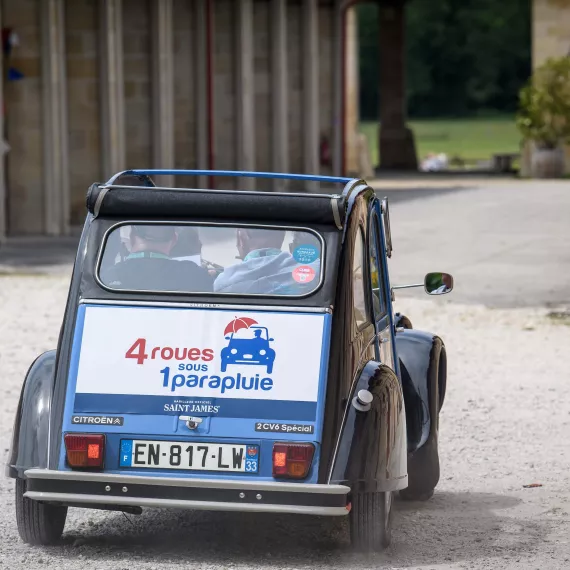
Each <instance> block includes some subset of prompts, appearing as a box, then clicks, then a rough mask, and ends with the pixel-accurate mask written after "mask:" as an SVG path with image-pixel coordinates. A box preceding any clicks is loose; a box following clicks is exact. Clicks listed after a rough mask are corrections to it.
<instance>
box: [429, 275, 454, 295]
mask: <svg viewBox="0 0 570 570" xmlns="http://www.w3.org/2000/svg"><path fill="white" fill-rule="evenodd" d="M424 289H425V291H426V293H427V294H428V295H445V294H446V293H451V291H453V277H452V276H451V275H450V274H449V273H428V274H427V275H426V276H425V279H424Z"/></svg>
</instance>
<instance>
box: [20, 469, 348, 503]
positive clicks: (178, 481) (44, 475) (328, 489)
mask: <svg viewBox="0 0 570 570" xmlns="http://www.w3.org/2000/svg"><path fill="white" fill-rule="evenodd" d="M24 475H25V476H26V477H27V478H28V479H51V480H63V481H67V480H72V481H91V482H101V483H119V484H123V483H131V484H133V485H135V484H136V485H156V486H162V487H196V488H209V489H229V490H231V489H235V490H237V491H248V490H250V491H275V492H278V491H280V492H283V493H315V494H325V495H346V494H347V493H348V492H349V491H350V487H347V486H346V485H323V484H322V483H321V484H319V483H281V482H279V481H253V480H243V479H239V480H238V479H186V478H182V477H180V478H178V477H149V476H142V475H123V474H121V473H91V472H80V471H57V470H55V469H28V470H27V471H25V472H24ZM78 496H83V495H78ZM104 498H106V499H108V498H110V497H104Z"/></svg>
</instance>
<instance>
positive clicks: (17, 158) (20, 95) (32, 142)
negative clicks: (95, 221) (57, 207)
mask: <svg viewBox="0 0 570 570" xmlns="http://www.w3.org/2000/svg"><path fill="white" fill-rule="evenodd" d="M2 24H3V26H5V27H7V28H13V29H14V31H16V32H17V34H18V36H19V39H20V45H19V46H17V47H15V48H14V49H13V51H12V55H11V56H10V57H9V58H7V60H6V61H5V65H6V66H13V67H15V68H16V69H17V70H18V71H20V72H22V73H23V74H24V78H23V79H20V80H19V81H5V83H4V106H5V110H6V112H5V117H6V139H7V141H8V144H9V145H10V147H11V150H10V152H9V153H8V154H7V159H6V186H7V191H8V192H7V193H8V199H7V206H8V208H7V211H8V219H7V222H8V223H7V226H8V232H9V233H11V234H34V233H41V232H43V231H44V219H43V210H44V193H43V185H42V175H43V164H42V162H43V147H42V91H41V84H42V80H41V60H40V51H41V37H40V20H39V0H18V1H17V2H6V1H5V2H4V3H3V6H2Z"/></svg>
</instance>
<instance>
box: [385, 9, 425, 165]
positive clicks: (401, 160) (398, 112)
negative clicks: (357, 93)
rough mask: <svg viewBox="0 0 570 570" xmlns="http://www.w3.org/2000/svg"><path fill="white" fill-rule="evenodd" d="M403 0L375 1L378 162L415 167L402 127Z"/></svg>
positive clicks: (410, 143)
mask: <svg viewBox="0 0 570 570" xmlns="http://www.w3.org/2000/svg"><path fill="white" fill-rule="evenodd" d="M404 26H405V0H382V1H381V2H379V31H378V34H379V38H380V57H379V61H380V74H379V77H380V138H379V143H380V144H379V149H380V166H381V168H386V169H397V170H417V168H418V160H417V156H416V149H415V144H414V136H413V133H412V131H411V130H410V129H409V128H407V127H406V88H405V57H404V50H405V37H404Z"/></svg>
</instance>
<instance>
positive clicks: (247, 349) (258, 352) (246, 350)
mask: <svg viewBox="0 0 570 570" xmlns="http://www.w3.org/2000/svg"><path fill="white" fill-rule="evenodd" d="M226 340H229V343H228V346H226V347H225V348H223V349H222V352H221V357H222V365H221V370H222V372H225V371H226V369H227V367H228V365H229V364H249V365H255V366H267V374H271V372H273V362H274V360H275V351H274V350H273V349H272V348H270V346H269V343H270V342H272V341H273V339H272V338H269V331H268V330H267V328H266V327H249V328H247V329H241V330H239V331H237V332H234V333H232V334H231V335H230V336H226Z"/></svg>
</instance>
